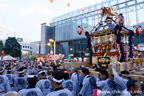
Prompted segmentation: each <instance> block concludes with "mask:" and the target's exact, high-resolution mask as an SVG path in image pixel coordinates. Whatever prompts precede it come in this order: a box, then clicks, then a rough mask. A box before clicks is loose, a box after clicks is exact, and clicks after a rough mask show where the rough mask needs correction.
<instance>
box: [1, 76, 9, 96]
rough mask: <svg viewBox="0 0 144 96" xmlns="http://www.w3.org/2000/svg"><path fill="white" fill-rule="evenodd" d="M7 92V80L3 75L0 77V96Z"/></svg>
mask: <svg viewBox="0 0 144 96" xmlns="http://www.w3.org/2000/svg"><path fill="white" fill-rule="evenodd" d="M8 91H10V83H9V80H8V78H7V77H6V76H5V75H0V92H3V93H2V94H0V96H2V95H3V94H5V93H7V92H8Z"/></svg>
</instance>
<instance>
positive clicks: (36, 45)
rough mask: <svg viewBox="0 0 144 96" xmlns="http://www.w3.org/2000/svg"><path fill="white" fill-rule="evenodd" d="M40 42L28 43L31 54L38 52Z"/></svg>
mask: <svg viewBox="0 0 144 96" xmlns="http://www.w3.org/2000/svg"><path fill="white" fill-rule="evenodd" d="M40 43H41V42H40V41H35V42H31V43H30V47H31V52H32V55H34V54H37V55H39V54H40Z"/></svg>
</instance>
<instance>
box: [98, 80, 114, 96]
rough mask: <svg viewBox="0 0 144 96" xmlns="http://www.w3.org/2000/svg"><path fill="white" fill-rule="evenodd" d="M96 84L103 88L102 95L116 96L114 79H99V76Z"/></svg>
mask: <svg viewBox="0 0 144 96" xmlns="http://www.w3.org/2000/svg"><path fill="white" fill-rule="evenodd" d="M96 84H97V87H99V88H100V89H101V90H102V96H114V94H113V91H114V81H113V80H112V79H110V78H108V79H106V80H99V79H98V78H97V81H96Z"/></svg>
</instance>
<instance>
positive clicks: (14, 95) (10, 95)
mask: <svg viewBox="0 0 144 96" xmlns="http://www.w3.org/2000/svg"><path fill="white" fill-rule="evenodd" d="M4 96H18V93H17V92H15V91H9V92H7V93H6V94H5V95H4Z"/></svg>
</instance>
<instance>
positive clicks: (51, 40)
mask: <svg viewBox="0 0 144 96" xmlns="http://www.w3.org/2000/svg"><path fill="white" fill-rule="evenodd" d="M49 41H50V42H54V62H55V49H56V42H55V41H54V40H53V39H49Z"/></svg>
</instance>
